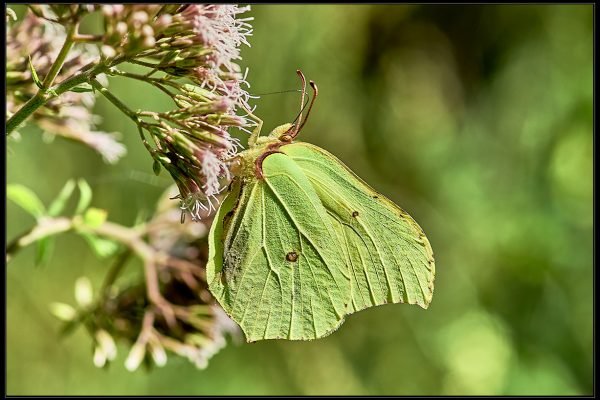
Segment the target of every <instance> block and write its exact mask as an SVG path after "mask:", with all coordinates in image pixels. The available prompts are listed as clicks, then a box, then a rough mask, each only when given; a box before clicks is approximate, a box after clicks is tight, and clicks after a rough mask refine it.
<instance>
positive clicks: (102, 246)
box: [80, 233, 119, 258]
mask: <svg viewBox="0 0 600 400" xmlns="http://www.w3.org/2000/svg"><path fill="white" fill-rule="evenodd" d="M80 235H81V236H83V238H84V239H85V240H86V241H87V242H88V244H89V245H90V247H91V248H92V250H94V253H95V254H96V255H97V256H98V257H100V258H108V257H110V256H112V255H113V254H115V253H116V252H117V250H119V244H118V243H116V242H114V241H112V240H109V239H104V238H101V237H99V236H96V235H94V234H91V233H80Z"/></svg>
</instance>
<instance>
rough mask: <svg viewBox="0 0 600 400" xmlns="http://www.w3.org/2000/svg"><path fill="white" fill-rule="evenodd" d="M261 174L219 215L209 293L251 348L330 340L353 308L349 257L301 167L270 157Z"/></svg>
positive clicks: (243, 185) (245, 184) (244, 185)
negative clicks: (257, 343)
mask: <svg viewBox="0 0 600 400" xmlns="http://www.w3.org/2000/svg"><path fill="white" fill-rule="evenodd" d="M262 169H263V176H264V179H262V180H259V179H256V178H254V177H247V178H246V180H245V181H244V182H243V183H241V184H240V185H241V189H240V190H239V191H240V192H239V193H236V192H235V190H236V188H234V189H233V190H232V193H231V194H230V196H231V195H234V196H235V197H236V198H237V202H234V201H229V197H228V198H227V199H226V200H225V202H224V203H223V205H222V206H221V209H220V210H219V212H218V213H217V216H216V218H215V221H214V222H213V226H212V227H211V238H213V243H212V244H213V248H214V250H212V251H211V254H210V255H209V263H208V266H207V268H208V270H209V273H208V278H209V287H210V289H211V291H212V292H213V294H214V295H215V296H216V297H217V300H218V301H219V302H220V304H221V305H222V306H223V308H224V309H225V311H226V312H227V313H228V314H229V315H230V316H231V317H232V319H233V320H234V321H236V322H237V323H238V324H239V325H240V326H241V327H242V329H243V330H244V332H245V334H246V337H247V339H248V340H249V341H254V340H260V339H276V338H285V339H297V340H300V339H304V340H306V339H315V338H319V337H322V336H325V335H327V334H328V333H330V332H332V331H333V330H335V329H336V328H337V327H338V326H339V325H340V324H341V322H342V321H343V318H344V315H345V311H346V307H347V305H348V304H349V303H350V282H349V279H350V278H349V277H348V275H347V266H346V256H345V255H344V253H343V251H342V250H341V249H340V248H339V246H338V243H337V240H338V238H337V233H336V231H335V228H334V226H333V225H332V223H331V220H330V217H329V216H328V214H327V211H326V210H325V208H324V207H323V205H322V203H321V201H320V199H319V197H318V195H317V193H316V192H315V190H314V188H313V186H312V185H311V182H310V181H309V179H308V178H307V177H306V175H305V174H304V173H303V172H302V170H301V169H300V168H299V167H298V166H297V165H296V163H295V162H294V161H292V160H291V159H290V158H289V157H287V156H285V155H283V154H272V155H269V156H268V157H266V158H265V160H264V161H263V163H262ZM213 230H214V231H213ZM216 237H220V238H222V239H221V240H218V239H215V238H216Z"/></svg>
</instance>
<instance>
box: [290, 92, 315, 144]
mask: <svg viewBox="0 0 600 400" xmlns="http://www.w3.org/2000/svg"><path fill="white" fill-rule="evenodd" d="M310 87H311V88H312V90H313V97H312V99H311V100H310V105H309V106H308V111H307V112H306V118H304V120H303V121H302V125H300V127H299V128H298V129H297V130H296V132H295V134H294V137H295V136H296V135H297V134H298V132H300V130H301V129H302V128H303V127H304V124H306V121H307V120H308V116H309V115H310V110H312V108H313V105H314V104H315V100H316V99H317V96H318V95H319V88H318V87H317V84H316V83H315V82H313V81H310Z"/></svg>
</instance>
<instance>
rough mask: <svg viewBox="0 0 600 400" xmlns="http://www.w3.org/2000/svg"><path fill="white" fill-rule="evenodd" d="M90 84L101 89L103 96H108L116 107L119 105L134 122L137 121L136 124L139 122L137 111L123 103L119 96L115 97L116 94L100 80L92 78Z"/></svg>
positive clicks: (98, 89)
mask: <svg viewBox="0 0 600 400" xmlns="http://www.w3.org/2000/svg"><path fill="white" fill-rule="evenodd" d="M90 84H91V85H92V86H93V87H94V89H96V90H97V91H99V92H100V94H101V95H102V96H104V97H106V99H107V100H108V101H110V102H111V103H113V104H114V105H115V107H117V108H118V109H119V110H121V111H122V112H123V113H124V114H125V115H127V116H128V117H129V118H131V119H132V120H133V122H135V123H136V124H139V122H140V118H139V117H138V115H137V114H136V113H134V112H133V111H131V109H130V108H129V107H127V106H126V105H125V103H123V102H122V101H121V100H119V99H118V98H117V97H115V95H114V94H112V93H111V92H109V90H108V89H107V88H105V87H104V86H102V85H101V84H100V82H98V81H97V80H96V79H94V78H92V79H91V80H90Z"/></svg>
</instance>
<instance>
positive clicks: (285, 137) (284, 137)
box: [279, 133, 293, 142]
mask: <svg viewBox="0 0 600 400" xmlns="http://www.w3.org/2000/svg"><path fill="white" fill-rule="evenodd" d="M292 139H293V138H292V136H291V135H288V134H287V133H286V134H283V135H281V136H279V140H281V141H282V142H291V141H292Z"/></svg>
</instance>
